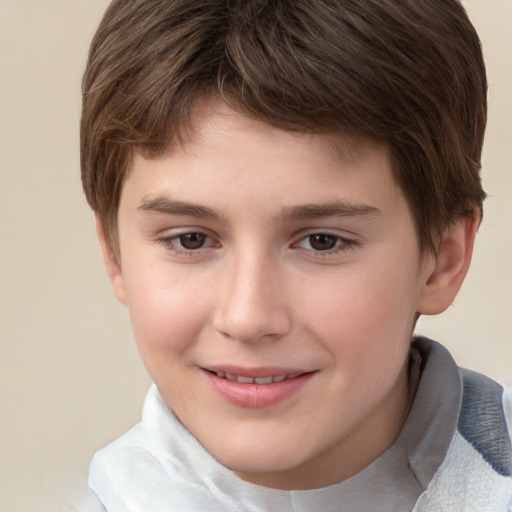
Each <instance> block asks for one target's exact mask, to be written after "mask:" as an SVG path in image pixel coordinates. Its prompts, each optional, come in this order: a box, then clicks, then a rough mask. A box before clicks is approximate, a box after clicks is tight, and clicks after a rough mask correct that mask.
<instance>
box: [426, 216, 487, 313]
mask: <svg viewBox="0 0 512 512" xmlns="http://www.w3.org/2000/svg"><path fill="white" fill-rule="evenodd" d="M479 219H480V216H479V212H478V211H477V212H475V213H474V214H473V215H472V216H470V217H460V218H458V219H457V220H456V221H455V222H454V223H453V224H452V225H451V226H450V227H449V228H448V229H447V230H446V233H445V235H444V237H443V241H442V242H441V245H440V247H439V250H438V251H437V254H435V255H432V256H431V257H430V259H429V260H428V261H427V263H426V264H425V269H424V271H423V276H422V283H421V289H420V293H419V298H418V307H417V311H418V313H420V314H422V315H437V314H439V313H442V312H443V311H444V310H445V309H447V308H448V307H449V306H450V305H451V304H452V302H453V300H454V299H455V297H456V295H457V293H458V291H459V289H460V287H461V286H462V283H463V281H464V278H465V277H466V273H467V271H468V269H469V264H470V263H471V256H472V254H473V244H474V240H475V235H476V230H477V228H478V223H479Z"/></svg>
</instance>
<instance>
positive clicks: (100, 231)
mask: <svg viewBox="0 0 512 512" xmlns="http://www.w3.org/2000/svg"><path fill="white" fill-rule="evenodd" d="M96 234H97V235H98V240H99V242H100V246H101V251H102V253H103V261H104V262H105V268H106V270H107V274H108V277H109V279H110V283H111V284H112V288H113V289H114V294H115V296H116V297H117V299H118V300H119V301H120V302H121V303H122V304H124V305H126V293H125V289H124V279H123V272H122V269H121V265H120V264H119V263H118V261H117V259H116V257H115V255H114V253H113V252H112V249H111V247H110V244H109V243H108V240H107V237H106V235H105V229H104V227H103V223H102V222H101V220H100V218H99V217H98V215H96Z"/></svg>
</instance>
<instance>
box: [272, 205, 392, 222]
mask: <svg viewBox="0 0 512 512" xmlns="http://www.w3.org/2000/svg"><path fill="white" fill-rule="evenodd" d="M381 215H382V211H381V210H379V209H378V208H376V207H375V206H370V205H367V204H364V203H360V202H350V201H340V200H334V201H329V202H327V203H319V204H315V203H311V204H303V205H298V206H290V207H286V208H284V209H283V211H282V212H280V213H279V214H278V215H277V220H279V221H288V220H303V219H319V218H323V217H356V216H362V217H367V216H368V217H373V216H381Z"/></svg>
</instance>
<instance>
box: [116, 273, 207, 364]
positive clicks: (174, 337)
mask: <svg viewBox="0 0 512 512" xmlns="http://www.w3.org/2000/svg"><path fill="white" fill-rule="evenodd" d="M140 267H142V266H138V267H137V269H138V271H137V273H135V274H128V275H126V277H125V289H126V295H127V304H128V309H129V312H130V318H131V322H132V325H133V332H134V335H135V339H136V341H137V344H138V346H139V350H140V352H141V355H142V357H143V359H145V360H146V359H150V358H158V357H159V355H164V354H165V353H167V354H171V353H179V352H180V351H182V350H184V349H185V348H186V347H188V345H190V344H191V343H192V342H193V341H194V339H196V338H197V335H198V332H199V331H200V329H201V328H202V326H203V325H204V320H205V318H206V317H207V313H206V309H207V307H206V304H207V298H206V295H205V287H204V285H203V284H202V283H201V282H200V280H198V279H194V278H190V277H183V275H180V274H177V273H173V272H171V271H170V270H169V266H166V265H162V266H152V267H146V268H142V269H140ZM162 267H163V268H162ZM184 279H185V281H186V283H184V282H183V280H184ZM201 296H202V300H199V297H201ZM166 361H169V360H166Z"/></svg>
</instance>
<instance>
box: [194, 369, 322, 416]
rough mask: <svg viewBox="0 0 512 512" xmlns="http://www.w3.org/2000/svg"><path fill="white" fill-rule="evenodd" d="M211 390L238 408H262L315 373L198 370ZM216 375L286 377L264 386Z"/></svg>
mask: <svg viewBox="0 0 512 512" xmlns="http://www.w3.org/2000/svg"><path fill="white" fill-rule="evenodd" d="M202 370H203V373H204V374H205V376H206V378H207V379H208V382H209V384H210V385H211V387H212V388H213V389H214V391H215V392H216V393H217V394H219V395H220V396H221V397H222V398H223V399H225V400H227V401H228V402H230V403H232V404H234V405H236V406H238V407H244V408H248V409H262V408H265V407H270V406H272V405H276V404H278V403H280V402H283V401H284V400H286V399H287V398H289V397H290V396H291V395H294V394H295V393H297V392H298V391H299V390H300V389H301V388H302V387H303V386H304V385H305V384H306V383H307V382H308V381H309V380H310V379H311V377H313V375H314V374H315V372H307V371H304V370H299V369H296V368H295V369H293V368H278V367H273V368H239V367H234V366H222V367H212V368H208V369H205V368H202ZM218 373H220V374H224V375H225V374H231V375H236V376H238V377H244V378H250V377H254V378H265V377H279V376H284V375H286V376H287V378H286V379H285V380H279V381H278V382H271V383H265V384H258V383H241V382H238V381H236V380H229V379H227V378H225V377H223V376H219V375H218Z"/></svg>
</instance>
